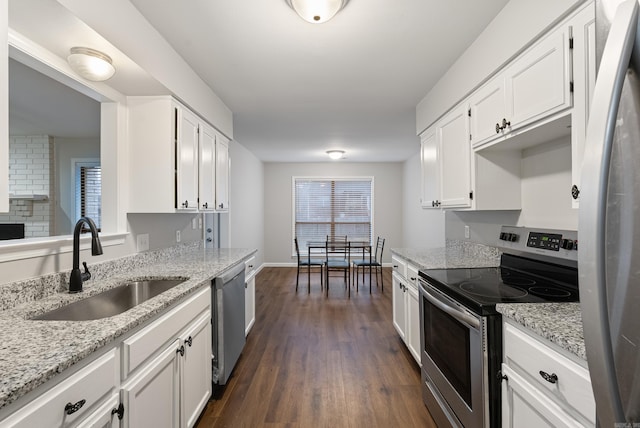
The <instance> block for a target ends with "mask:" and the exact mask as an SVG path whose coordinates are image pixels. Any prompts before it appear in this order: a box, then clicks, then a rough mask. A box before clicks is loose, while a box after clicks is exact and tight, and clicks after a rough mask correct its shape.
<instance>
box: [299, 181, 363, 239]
mask: <svg viewBox="0 0 640 428" xmlns="http://www.w3.org/2000/svg"><path fill="white" fill-rule="evenodd" d="M372 188H373V178H370V177H367V178H297V177H294V180H293V194H294V201H295V202H294V210H295V214H294V227H293V229H294V230H293V233H294V236H296V237H297V238H298V243H299V245H300V248H301V249H303V248H305V247H306V244H307V242H309V241H324V240H325V239H326V238H327V236H329V239H333V238H335V237H337V236H345V235H346V236H347V237H348V239H349V240H352V241H356V240H358V241H366V242H371V239H372V234H373V216H372V212H373V191H372Z"/></svg>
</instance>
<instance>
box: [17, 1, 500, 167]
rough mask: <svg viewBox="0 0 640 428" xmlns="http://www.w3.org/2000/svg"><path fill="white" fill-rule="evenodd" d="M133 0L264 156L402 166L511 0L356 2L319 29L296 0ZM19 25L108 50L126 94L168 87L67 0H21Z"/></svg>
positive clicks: (62, 48)
mask: <svg viewBox="0 0 640 428" xmlns="http://www.w3.org/2000/svg"><path fill="white" fill-rule="evenodd" d="M130 1H131V2H132V3H133V4H134V5H135V6H136V7H137V8H138V10H140V12H141V13H142V14H143V15H144V16H145V17H146V18H147V19H148V20H149V22H150V23H151V24H152V25H153V26H154V27H155V28H156V29H157V30H158V31H159V32H160V33H161V34H162V35H163V36H164V37H165V38H166V39H167V41H168V42H169V43H170V44H171V45H172V46H173V47H174V49H175V50H176V51H177V52H178V53H179V54H180V55H181V56H182V57H183V58H184V59H185V60H186V61H187V62H188V63H189V64H190V65H191V67H192V68H193V69H194V70H195V72H196V73H197V74H198V75H200V76H201V77H202V79H203V80H204V81H205V82H207V83H208V84H209V85H210V86H211V88H212V89H213V90H214V92H215V93H216V94H217V95H218V96H219V97H220V98H221V99H222V100H223V101H224V102H225V104H226V105H227V106H228V107H229V108H230V109H231V110H232V111H233V113H234V139H235V140H237V141H238V142H239V143H241V144H242V145H243V146H245V147H246V148H248V149H249V150H251V151H252V152H253V153H254V154H255V155H256V156H258V158H260V159H261V160H263V161H266V162H315V161H327V160H328V159H327V156H326V154H325V151H326V150H329V149H343V150H346V152H347V155H346V157H347V160H348V161H352V162H395V161H403V160H406V159H408V158H409V157H411V156H413V155H414V154H416V153H417V152H418V147H419V140H418V138H417V137H416V135H415V106H416V105H417V103H418V102H419V101H420V100H421V99H422V98H423V97H424V96H425V95H426V94H427V93H428V92H429V90H430V89H431V88H432V87H433V85H434V84H435V83H436V82H437V81H438V80H439V79H440V77H441V76H442V75H443V73H445V72H446V70H447V69H448V68H449V67H450V66H451V65H452V64H453V62H454V61H455V60H456V59H457V58H458V57H459V56H460V55H461V54H462V53H463V52H464V50H465V49H466V48H467V47H468V46H469V45H470V44H471V43H472V42H473V40H474V39H475V38H476V37H477V36H478V35H479V34H480V33H481V32H482V30H483V29H484V28H485V27H486V25H487V24H488V23H489V22H490V21H491V20H492V19H493V17H494V16H495V15H496V14H497V13H498V12H499V11H500V10H501V9H502V7H503V6H504V5H505V4H506V3H507V1H508V0H482V1H479V0H350V1H349V3H348V4H347V6H346V8H345V9H344V10H343V11H341V12H340V13H338V15H336V17H335V18H334V19H333V20H331V21H329V22H327V23H325V24H320V25H313V24H309V23H307V22H305V21H303V20H302V19H301V18H299V17H298V16H297V15H296V14H295V12H294V11H293V10H291V9H290V8H289V6H287V4H286V3H285V0H244V1H239V0H190V1H189V2H180V1H175V0H130ZM34 11H38V12H37V13H34ZM9 24H10V27H11V28H12V29H13V30H15V31H18V32H19V33H22V34H25V35H27V36H28V37H29V38H30V39H31V40H33V41H34V42H36V43H38V44H40V45H42V46H43V47H44V48H46V49H48V50H49V51H51V52H52V53H54V54H56V55H58V56H60V57H62V58H65V57H66V55H67V53H68V50H69V48H71V47H72V46H75V45H78V43H79V42H78V41H79V40H81V41H82V42H81V44H85V45H86V44H87V43H88V44H91V47H94V48H97V49H101V50H103V51H106V52H109V53H110V55H111V56H112V57H113V59H114V64H116V65H117V70H118V71H117V72H116V75H115V77H114V78H112V79H111V80H109V82H108V84H109V86H112V87H113V88H114V89H116V90H118V91H120V92H121V93H123V94H127V95H147V94H160V93H167V92H168V91H167V89H166V88H164V87H162V85H160V84H159V83H158V82H157V81H155V80H154V79H152V78H151V77H150V76H149V75H148V74H147V73H146V72H144V70H142V69H141V68H140V67H138V66H137V65H136V64H135V63H133V62H132V61H131V60H130V59H129V58H127V57H126V56H125V55H123V54H121V53H120V52H119V51H118V50H117V48H115V47H114V46H112V45H111V44H110V43H109V42H108V41H107V40H105V39H104V38H102V37H101V36H99V35H98V34H97V33H95V32H94V31H93V30H91V29H90V28H89V27H88V26H86V24H84V23H83V22H81V21H80V20H78V19H77V18H76V17H75V16H73V15H72V14H70V13H69V12H68V11H67V10H66V9H65V8H64V7H62V6H61V5H60V4H59V3H58V2H57V1H54V0H10V1H9ZM60 29H64V30H63V31H62V30H60ZM123 31H126V29H125V28H123ZM497 48H499V47H497ZM71 125H72V124H71ZM71 125H70V126H71Z"/></svg>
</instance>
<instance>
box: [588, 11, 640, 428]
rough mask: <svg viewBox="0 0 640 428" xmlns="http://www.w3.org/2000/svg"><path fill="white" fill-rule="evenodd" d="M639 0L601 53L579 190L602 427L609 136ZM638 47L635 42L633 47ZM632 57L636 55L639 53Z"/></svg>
mask: <svg viewBox="0 0 640 428" xmlns="http://www.w3.org/2000/svg"><path fill="white" fill-rule="evenodd" d="M637 27H638V0H627V1H625V2H624V3H621V4H620V6H619V7H618V10H617V11H616V15H615V18H614V20H613V22H612V25H611V29H610V30H609V36H608V38H607V42H606V45H605V48H604V51H603V54H602V61H601V63H600V64H601V65H600V69H599V70H598V78H597V81H596V87H595V90H594V94H593V100H592V103H591V112H590V115H589V123H588V125H587V135H586V141H585V152H584V160H583V164H582V171H583V172H584V171H588V173H583V174H582V178H581V180H582V185H581V192H580V212H579V220H578V221H579V223H578V224H579V231H584V232H585V233H581V234H580V246H581V248H580V251H579V253H578V272H579V275H580V281H579V286H580V305H581V309H582V314H583V325H584V338H585V345H586V351H587V361H588V362H589V371H590V375H591V383H592V389H593V393H594V397H595V401H596V414H597V418H598V422H599V426H601V427H612V426H614V423H615V422H624V421H625V415H624V410H623V406H622V403H621V399H620V393H619V390H618V384H617V380H616V374H615V366H614V357H613V349H612V341H611V333H610V329H609V311H608V306H607V294H606V287H605V284H606V276H605V275H606V270H605V248H604V245H605V243H606V236H605V229H606V225H605V224H606V223H605V213H606V201H607V187H608V180H609V168H610V160H611V152H612V148H613V138H614V133H615V128H616V119H617V114H618V107H619V103H620V98H621V93H622V87H623V85H624V80H625V75H626V73H627V69H628V68H629V64H630V61H631V55H632V52H633V50H634V45H635V40H636V37H639V36H638V28H637ZM638 48H640V46H635V49H638ZM637 58H639V59H640V56H638V57H637Z"/></svg>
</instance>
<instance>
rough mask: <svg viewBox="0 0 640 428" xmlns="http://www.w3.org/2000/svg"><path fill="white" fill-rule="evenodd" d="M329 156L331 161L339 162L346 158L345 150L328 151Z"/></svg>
mask: <svg viewBox="0 0 640 428" xmlns="http://www.w3.org/2000/svg"><path fill="white" fill-rule="evenodd" d="M327 154H328V155H329V157H330V158H331V159H333V160H338V159H342V156H344V150H327Z"/></svg>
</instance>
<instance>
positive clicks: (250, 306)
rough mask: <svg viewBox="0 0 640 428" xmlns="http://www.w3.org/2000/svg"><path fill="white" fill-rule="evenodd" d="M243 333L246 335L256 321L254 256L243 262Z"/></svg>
mask: <svg viewBox="0 0 640 428" xmlns="http://www.w3.org/2000/svg"><path fill="white" fill-rule="evenodd" d="M244 266H245V270H244V278H245V283H244V317H245V322H244V335H245V336H247V335H248V334H249V332H250V331H251V328H252V327H253V324H255V322H256V258H255V256H254V257H251V258H250V259H248V260H247V261H245V262H244Z"/></svg>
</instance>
